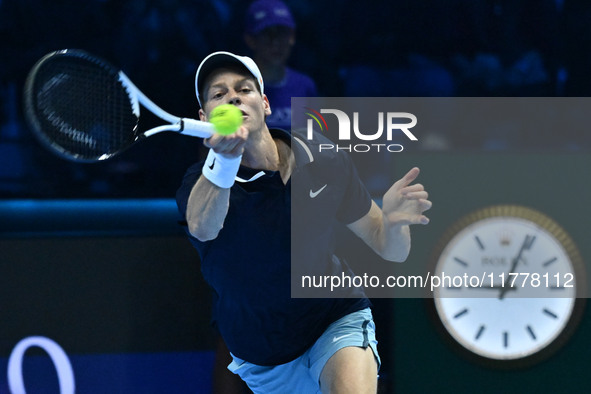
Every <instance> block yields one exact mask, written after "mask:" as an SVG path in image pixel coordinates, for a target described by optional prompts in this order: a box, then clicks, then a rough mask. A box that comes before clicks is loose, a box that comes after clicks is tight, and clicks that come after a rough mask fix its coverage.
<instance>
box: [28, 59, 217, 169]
mask: <svg viewBox="0 0 591 394" xmlns="http://www.w3.org/2000/svg"><path fill="white" fill-rule="evenodd" d="M140 104H141V105H142V106H143V107H144V108H146V109H147V110H149V111H150V112H151V113H153V114H154V115H156V116H157V117H159V118H160V119H162V120H164V121H166V122H168V123H167V124H163V125H161V126H158V127H154V128H151V129H149V130H146V131H141V130H140V127H139V120H140ZM24 106H25V117H26V120H27V122H28V124H29V126H30V128H31V130H32V131H33V133H34V134H35V135H36V137H38V139H39V141H40V142H41V143H42V144H43V145H44V146H46V147H47V148H49V150H51V151H52V152H54V153H57V154H58V155H59V156H61V157H63V158H66V159H69V160H73V161H79V162H96V161H100V160H106V159H109V158H111V157H113V156H115V155H117V154H119V153H121V152H123V151H124V150H126V149H127V148H129V147H130V146H131V145H133V144H134V143H135V142H137V141H140V140H142V139H144V138H147V137H150V136H153V135H155V134H158V133H161V132H163V131H174V132H177V133H180V134H183V135H188V136H193V137H201V138H208V137H210V136H212V135H213V133H214V132H215V129H214V127H213V125H212V124H211V123H208V122H202V121H198V120H195V119H189V118H179V117H177V116H174V115H171V114H169V113H168V112H166V111H164V110H162V109H161V108H160V107H158V106H157V105H156V104H154V103H153V102H152V101H151V100H150V99H149V98H148V97H146V96H145V95H144V94H143V93H142V92H141V91H140V90H139V89H138V88H137V87H136V86H135V85H134V84H133V83H132V82H131V80H130V79H129V78H128V77H127V76H126V75H125V74H124V73H123V71H120V70H118V69H117V68H115V67H113V66H112V65H111V64H109V63H108V62H107V61H105V60H103V59H100V58H98V57H96V56H93V55H91V54H89V53H87V52H85V51H81V50H75V49H65V50H60V51H56V52H52V53H49V54H47V55H45V56H44V57H43V58H41V59H40V60H39V61H38V62H37V63H36V64H35V65H34V66H33V68H32V69H31V71H30V72H29V75H28V76H27V79H26V82H25V91H24Z"/></svg>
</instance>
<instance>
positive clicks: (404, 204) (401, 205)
mask: <svg viewBox="0 0 591 394" xmlns="http://www.w3.org/2000/svg"><path fill="white" fill-rule="evenodd" d="M419 173H420V170H419V169H418V168H417V167H415V168H413V169H411V170H410V171H409V172H408V173H406V175H404V176H403V177H402V178H401V179H400V180H399V181H397V182H396V183H394V185H392V187H390V189H389V190H388V191H387V192H386V194H384V197H383V200H382V201H383V202H382V208H381V209H380V207H378V205H377V204H376V203H375V202H372V206H371V208H370V210H369V212H368V213H367V214H366V215H365V216H363V217H362V218H361V219H359V220H357V221H355V222H353V223H351V224H349V225H348V227H349V228H350V229H351V230H352V231H353V232H354V233H355V234H357V236H358V237H360V238H361V239H363V240H364V241H365V243H366V244H368V245H369V246H370V247H371V248H372V249H373V250H374V251H375V252H376V253H378V254H379V255H380V256H381V257H382V258H384V259H386V260H390V261H396V262H402V261H404V260H406V258H407V257H408V254H409V252H410V228H409V226H410V225H412V224H427V223H429V218H427V217H426V216H425V215H424V214H423V213H424V212H425V211H426V210H428V209H429V208H431V205H432V203H431V201H429V200H428V197H429V195H428V193H427V191H426V190H425V188H424V187H423V185H421V184H420V183H416V184H411V183H412V182H414V180H415V179H416V178H417V177H418V176H419Z"/></svg>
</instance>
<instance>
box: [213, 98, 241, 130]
mask: <svg viewBox="0 0 591 394" xmlns="http://www.w3.org/2000/svg"><path fill="white" fill-rule="evenodd" d="M209 122H210V123H212V124H213V127H214V128H215V130H216V131H217V132H218V134H221V135H230V134H233V133H235V132H236V131H237V130H238V128H239V127H240V125H242V111H240V110H239V109H238V107H236V106H235V105H232V104H222V105H220V106H217V107H215V108H214V109H213V111H211V114H210V116H209Z"/></svg>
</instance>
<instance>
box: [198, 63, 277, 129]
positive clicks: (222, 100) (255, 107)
mask: <svg viewBox="0 0 591 394" xmlns="http://www.w3.org/2000/svg"><path fill="white" fill-rule="evenodd" d="M204 86H205V87H204V89H203V97H204V99H205V104H204V108H203V112H204V114H203V115H204V116H205V119H204V120H207V118H208V117H209V114H210V113H211V111H212V110H213V109H214V108H215V107H217V106H219V105H222V104H232V105H235V106H236V107H238V109H240V110H241V111H242V114H243V125H244V126H245V127H246V128H248V130H249V131H251V132H252V131H255V130H260V129H262V128H263V126H264V124H265V117H266V116H268V115H270V114H271V108H270V106H269V100H268V99H267V96H265V95H261V93H260V92H259V91H258V89H257V84H256V81H255V79H254V78H253V77H252V76H251V75H248V74H244V73H240V72H238V71H234V70H230V69H219V70H217V71H215V72H213V73H212V74H211V75H210V76H209V77H208V79H207V80H206V82H205V85H204Z"/></svg>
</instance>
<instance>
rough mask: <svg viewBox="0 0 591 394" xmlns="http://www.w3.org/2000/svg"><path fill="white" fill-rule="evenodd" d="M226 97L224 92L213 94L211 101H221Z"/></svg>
mask: <svg viewBox="0 0 591 394" xmlns="http://www.w3.org/2000/svg"><path fill="white" fill-rule="evenodd" d="M223 96H224V94H223V92H213V93H212V94H211V99H212V100H219V99H221V98H222V97H223Z"/></svg>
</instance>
